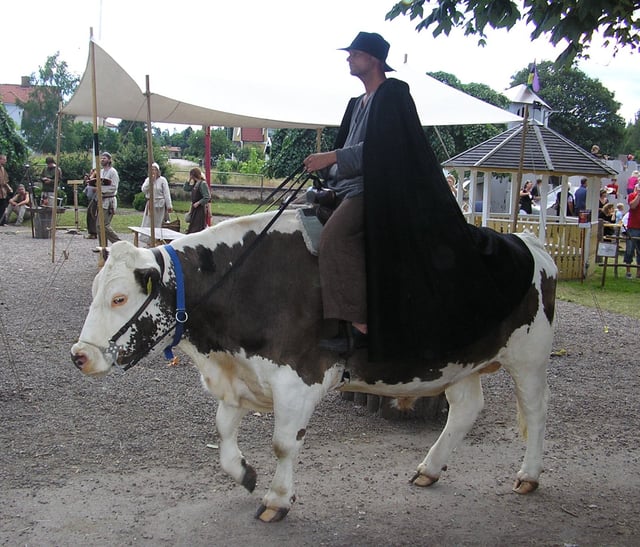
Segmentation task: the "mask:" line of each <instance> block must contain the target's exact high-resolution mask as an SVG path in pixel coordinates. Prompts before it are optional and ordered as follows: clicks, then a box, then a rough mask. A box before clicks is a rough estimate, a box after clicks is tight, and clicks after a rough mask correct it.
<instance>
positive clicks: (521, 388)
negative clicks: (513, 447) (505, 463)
mask: <svg viewBox="0 0 640 547" xmlns="http://www.w3.org/2000/svg"><path fill="white" fill-rule="evenodd" d="M542 361H543V362H541V363H540V364H539V365H538V366H529V367H527V368H526V369H524V370H519V371H517V373H516V372H514V371H512V370H509V373H510V374H511V377H512V378H513V381H514V383H515V388H516V400H517V403H518V424H519V426H520V433H521V434H522V436H523V437H524V438H525V439H526V441H527V449H526V451H525V455H524V460H523V461H522V466H521V467H520V471H518V474H517V476H516V481H515V483H514V485H513V490H514V491H515V492H517V493H518V494H528V493H529V492H533V491H534V490H535V489H536V488H537V487H538V479H539V478H540V473H542V452H543V449H544V433H545V424H546V419H547V401H548V399H549V386H548V384H547V361H546V355H545V356H544V357H543V359H542Z"/></svg>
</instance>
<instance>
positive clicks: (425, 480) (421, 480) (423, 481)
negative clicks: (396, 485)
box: [409, 472, 439, 487]
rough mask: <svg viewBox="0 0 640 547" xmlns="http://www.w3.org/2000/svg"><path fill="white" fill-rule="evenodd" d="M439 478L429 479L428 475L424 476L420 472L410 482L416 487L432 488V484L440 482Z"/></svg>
mask: <svg viewBox="0 0 640 547" xmlns="http://www.w3.org/2000/svg"><path fill="white" fill-rule="evenodd" d="M438 478H439V477H429V476H428V475H423V474H422V473H420V472H418V473H416V474H415V475H414V476H413V477H411V480H410V481H409V482H410V483H411V484H413V485H415V486H422V487H425V486H431V485H432V484H435V483H436V482H438Z"/></svg>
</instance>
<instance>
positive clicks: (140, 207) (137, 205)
mask: <svg viewBox="0 0 640 547" xmlns="http://www.w3.org/2000/svg"><path fill="white" fill-rule="evenodd" d="M146 202H147V198H145V197H144V192H139V193H137V194H136V195H135V197H134V198H133V208H134V209H135V210H136V211H144V206H145V204H146Z"/></svg>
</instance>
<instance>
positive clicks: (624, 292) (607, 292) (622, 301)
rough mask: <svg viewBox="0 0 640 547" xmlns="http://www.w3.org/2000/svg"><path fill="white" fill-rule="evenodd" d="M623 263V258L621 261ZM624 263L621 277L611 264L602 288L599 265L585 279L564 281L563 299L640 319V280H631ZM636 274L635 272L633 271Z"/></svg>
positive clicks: (560, 294)
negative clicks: (615, 273) (639, 303)
mask: <svg viewBox="0 0 640 547" xmlns="http://www.w3.org/2000/svg"><path fill="white" fill-rule="evenodd" d="M620 263H622V260H620ZM625 273H626V268H625V267H624V265H623V266H622V267H619V268H618V277H617V278H616V277H614V273H613V267H612V266H611V265H609V266H607V277H606V279H605V284H604V287H602V286H601V285H602V266H596V268H595V271H594V273H593V275H591V276H589V278H588V279H585V280H584V281H583V282H581V281H560V282H559V283H558V291H557V296H558V299H559V300H564V301H566V302H575V303H576V304H580V305H581V306H587V307H589V308H601V309H603V310H607V311H611V312H616V313H620V314H623V315H627V316H629V317H636V318H638V319H640V307H639V306H638V295H639V294H640V279H636V278H635V277H634V278H633V279H627V278H626V277H625ZM632 273H633V275H634V276H635V271H632Z"/></svg>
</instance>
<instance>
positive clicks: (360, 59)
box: [347, 49, 378, 76]
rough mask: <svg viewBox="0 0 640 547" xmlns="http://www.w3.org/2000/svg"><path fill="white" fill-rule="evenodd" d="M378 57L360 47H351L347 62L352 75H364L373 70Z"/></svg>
mask: <svg viewBox="0 0 640 547" xmlns="http://www.w3.org/2000/svg"><path fill="white" fill-rule="evenodd" d="M377 61H378V60H377V59H376V58H375V57H374V56H373V55H369V54H368V53H365V52H364V51H360V50H358V49H350V50H349V57H347V62H348V63H349V70H350V72H351V75H352V76H362V75H363V74H367V73H368V72H370V71H371V70H373V69H374V68H375V66H376V63H377Z"/></svg>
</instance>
